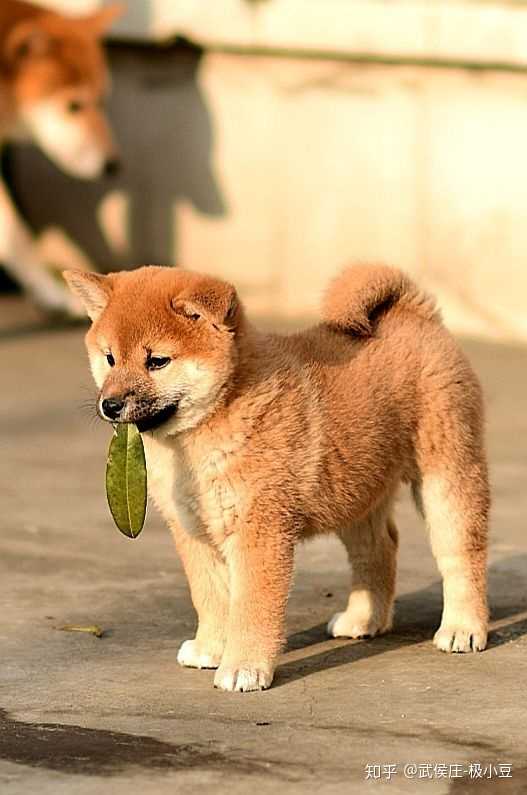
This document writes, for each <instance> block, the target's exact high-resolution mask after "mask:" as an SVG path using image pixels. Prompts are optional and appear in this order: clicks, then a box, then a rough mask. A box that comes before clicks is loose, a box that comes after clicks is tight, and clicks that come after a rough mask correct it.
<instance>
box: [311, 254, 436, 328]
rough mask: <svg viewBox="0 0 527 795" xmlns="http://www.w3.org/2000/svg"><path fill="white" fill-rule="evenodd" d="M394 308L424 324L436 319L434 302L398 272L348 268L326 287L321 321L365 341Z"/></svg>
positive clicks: (383, 267) (384, 268) (381, 267)
mask: <svg viewBox="0 0 527 795" xmlns="http://www.w3.org/2000/svg"><path fill="white" fill-rule="evenodd" d="M396 305H397V306H401V307H402V306H404V307H406V308H407V309H409V310H410V311H412V312H414V313H415V314H417V315H419V316H421V317H422V318H425V319H428V320H431V319H433V318H435V319H439V311H438V309H437V308H436V306H435V302H434V299H433V298H431V297H430V296H428V295H427V294H426V293H424V292H422V291H421V290H419V288H418V287H417V285H415V284H414V283H413V282H412V280H411V279H409V278H408V276H406V274H404V273H403V272H402V271H400V270H398V269H397V268H390V267H388V266H386V265H352V266H350V267H348V268H345V269H344V271H342V272H341V273H340V274H339V275H338V276H337V277H336V278H335V279H333V281H332V282H331V283H330V285H329V288H328V290H327V291H326V294H325V297H324V301H323V304H322V320H323V321H324V323H327V324H328V325H330V326H332V327H334V328H337V329H339V330H341V331H346V332H348V333H353V334H357V335H358V336H363V337H367V336H370V334H372V333H373V326H374V323H375V321H376V320H377V319H378V318H379V317H380V316H381V315H382V314H384V313H385V312H387V311H388V310H390V309H391V308H392V307H394V306H396Z"/></svg>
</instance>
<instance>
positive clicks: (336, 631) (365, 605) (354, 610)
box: [327, 502, 398, 638]
mask: <svg viewBox="0 0 527 795" xmlns="http://www.w3.org/2000/svg"><path fill="white" fill-rule="evenodd" d="M390 507H391V503H390V502H388V503H385V504H384V505H383V506H381V507H380V508H377V509H376V510H375V511H373V512H372V513H371V514H370V515H369V516H368V517H367V518H366V519H365V520H364V521H363V522H361V523H360V524H357V525H355V526H354V527H352V528H351V529H350V530H349V531H347V532H344V533H341V539H342V541H343V543H344V545H345V546H346V549H347V552H348V557H349V560H350V563H351V566H352V588H351V593H350V596H349V600H348V606H347V608H346V610H345V611H343V612H340V613H335V615H334V616H333V618H332V619H331V620H330V622H329V623H328V627H327V631H328V633H329V634H330V635H332V636H333V637H335V638H340V637H344V638H364V637H372V636H373V635H377V634H379V633H382V632H386V631H387V630H389V629H391V626H392V614H393V600H394V593H395V579H396V571H397V539H398V534H397V528H396V527H395V524H394V523H393V521H392V519H391V518H390V516H389V511H390Z"/></svg>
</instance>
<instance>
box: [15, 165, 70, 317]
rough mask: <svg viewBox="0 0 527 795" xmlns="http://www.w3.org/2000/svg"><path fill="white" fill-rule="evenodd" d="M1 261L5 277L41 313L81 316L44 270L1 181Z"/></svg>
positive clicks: (58, 284)
mask: <svg viewBox="0 0 527 795" xmlns="http://www.w3.org/2000/svg"><path fill="white" fill-rule="evenodd" d="M0 261H1V262H2V264H3V265H4V266H5V268H6V270H7V271H8V273H9V274H10V275H11V276H12V277H13V278H14V279H15V281H17V282H18V284H20V286H21V287H23V288H24V290H25V291H26V292H27V293H28V294H29V295H30V296H31V298H32V299H33V300H34V301H35V303H37V304H38V305H39V306H41V307H42V308H43V309H45V310H48V311H54V312H57V311H59V312H67V313H68V314H71V315H75V316H81V315H83V314H84V313H83V312H82V311H81V308H80V306H79V305H78V304H77V301H76V299H74V297H73V296H72V295H70V294H69V293H68V291H67V290H66V288H65V287H63V286H62V285H61V284H60V283H58V282H57V281H56V280H55V279H54V278H53V276H52V275H51V274H50V273H48V271H47V270H46V269H45V266H44V264H43V263H42V262H41V261H40V258H39V257H38V254H37V251H36V248H35V245H34V242H33V239H32V236H31V233H30V232H29V230H28V229H27V227H26V225H25V224H24V222H23V221H22V219H21V218H20V216H19V214H18V212H17V210H16V208H15V206H14V204H13V201H12V199H11V196H10V195H9V191H8V190H7V187H6V185H5V184H4V182H3V181H2V180H1V179H0Z"/></svg>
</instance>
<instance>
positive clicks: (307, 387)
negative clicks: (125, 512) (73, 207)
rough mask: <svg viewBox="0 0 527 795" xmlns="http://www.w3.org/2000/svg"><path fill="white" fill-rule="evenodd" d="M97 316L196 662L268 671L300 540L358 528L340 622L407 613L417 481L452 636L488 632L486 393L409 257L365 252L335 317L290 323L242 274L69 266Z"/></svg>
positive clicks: (239, 674)
mask: <svg viewBox="0 0 527 795" xmlns="http://www.w3.org/2000/svg"><path fill="white" fill-rule="evenodd" d="M65 278H66V280H67V282H68V283H69V286H70V288H71V289H72V290H73V292H74V293H75V295H77V296H78V297H79V298H80V300H81V301H82V302H83V304H84V306H85V308H86V311H87V313H88V315H89V316H90V318H91V319H92V321H93V323H92V326H91V328H90V330H89V332H88V334H87V337H86V343H87V348H88V352H89V357H90V362H91V368H92V371H93V375H94V378H95V381H96V383H97V386H98V387H99V398H98V411H99V414H100V416H101V417H102V418H103V419H105V420H108V421H110V422H132V423H136V424H137V426H138V428H139V430H140V431H141V432H142V434H143V439H144V442H145V448H146V454H147V467H148V474H149V487H150V490H151V495H152V497H153V499H154V500H155V502H156V504H157V505H158V507H159V508H160V510H161V512H162V513H163V515H164V516H165V518H166V520H167V522H168V524H169V526H170V528H171V529H172V532H173V535H174V538H175V542H176V546H177V548H178V550H179V553H180V555H181V558H182V561H183V564H184V567H185V571H186V574H187V576H188V580H189V584H190V590H191V595H192V600H193V603H194V606H195V608H196V611H197V614H198V619H199V625H198V629H197V632H196V636H195V638H193V639H192V640H187V641H185V643H183V645H182V646H181V648H180V650H179V654H178V661H179V662H180V663H181V665H186V666H191V667H196V668H217V669H218V670H217V672H216V675H215V680H214V682H215V685H216V687H219V688H222V689H224V690H230V691H246V690H258V689H262V688H267V687H269V686H270V684H271V682H272V679H273V675H274V670H275V666H276V662H277V658H278V655H279V653H280V649H281V647H282V643H283V640H284V616H285V609H286V602H287V597H288V592H289V588H290V583H291V576H292V571H293V556H294V546H295V543H296V542H297V541H300V540H302V539H305V538H308V537H309V536H311V535H313V534H315V533H330V532H331V533H336V534H337V535H338V536H339V537H340V538H341V540H342V541H343V543H344V545H345V547H346V549H347V552H348V555H349V559H350V562H351V566H352V573H353V580H352V587H351V593H350V596H349V600H348V604H347V607H346V608H345V609H344V610H343V611H342V612H340V613H337V614H336V615H334V616H333V618H332V619H331V620H330V622H329V624H328V631H329V633H330V634H331V635H333V636H335V637H349V638H363V637H371V636H373V635H376V634H377V633H381V632H386V631H387V630H389V629H390V628H391V625H392V613H393V602H394V590H395V577H396V555H397V543H398V533H397V529H396V527H395V524H394V520H393V515H392V511H393V504H394V498H395V494H396V491H397V488H398V486H399V484H400V483H401V482H407V483H410V484H411V486H412V488H413V492H414V495H415V498H416V502H417V504H418V506H419V507H420V510H421V511H422V513H423V515H424V516H425V518H426V522H427V525H428V528H429V532H430V536H431V543H432V549H433V552H434V555H435V557H436V560H437V564H438V566H439V569H440V572H441V574H442V577H443V588H444V609H443V617H442V621H441V626H440V627H439V629H438V631H437V632H436V634H435V638H434V642H435V645H436V646H437V647H438V648H439V649H441V650H443V651H447V652H467V651H480V650H482V649H484V648H485V645H486V642H487V599H486V547H487V514H488V507H489V490H488V484H487V470H486V462H485V452H484V444H483V438H482V420H483V408H482V396H481V390H480V387H479V384H478V382H477V379H476V377H475V375H474V373H473V372H472V370H471V368H470V365H469V364H468V362H467V361H466V359H465V357H464V355H463V354H462V352H461V351H460V349H459V347H458V345H457V343H456V342H455V341H454V340H453V338H452V337H451V336H450V334H449V333H448V332H447V331H446V329H445V328H444V327H443V325H442V324H441V320H440V318H439V314H438V312H437V310H436V308H435V306H434V302H433V301H432V300H431V299H430V298H429V297H428V296H426V295H424V294H423V293H421V292H420V291H419V290H418V289H417V287H416V286H415V285H414V284H413V283H412V282H411V281H410V280H409V279H408V278H407V277H406V276H405V275H404V274H403V273H401V272H399V271H397V270H393V269H390V268H387V267H383V266H371V267H370V266H356V267H351V268H349V269H347V270H345V271H344V272H343V273H342V274H341V275H340V276H338V277H337V278H336V279H335V280H334V281H333V282H332V284H331V285H330V287H329V290H328V292H327V294H326V296H325V299H324V303H323V307H322V320H321V322H320V323H319V324H318V325H316V326H314V327H313V328H311V329H309V330H307V331H303V332H301V333H297V334H293V335H291V336H280V335H277V334H265V333H261V332H260V331H257V330H256V329H255V328H254V327H253V326H252V325H251V323H250V322H249V321H248V320H247V318H246V316H245V313H244V310H243V307H242V305H241V304H240V301H239V300H238V297H237V295H236V291H235V289H234V287H233V286H232V285H230V284H227V283H225V282H223V281H221V280H219V279H216V278H212V277H207V276H203V275H200V274H197V273H192V272H189V271H184V270H179V269H171V268H162V267H143V268H140V269H138V270H136V271H133V272H123V273H115V274H111V275H108V276H100V275H96V274H88V273H82V272H77V271H66V273H65Z"/></svg>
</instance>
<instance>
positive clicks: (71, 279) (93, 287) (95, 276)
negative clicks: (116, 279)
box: [62, 271, 112, 321]
mask: <svg viewBox="0 0 527 795" xmlns="http://www.w3.org/2000/svg"><path fill="white" fill-rule="evenodd" d="M62 275H63V277H64V279H65V280H66V283H67V285H68V287H69V288H70V290H71V292H72V293H73V295H76V296H77V298H79V300H80V301H81V303H82V305H83V306H84V308H85V310H86V314H87V315H88V317H89V318H90V319H91V320H92V321H95V320H97V318H98V317H100V315H101V314H102V313H103V311H104V310H105V309H106V306H107V304H108V301H109V300H110V296H111V294H112V283H111V279H110V278H109V277H108V276H103V275H102V274H100V273H89V272H88V271H63V272H62Z"/></svg>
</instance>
